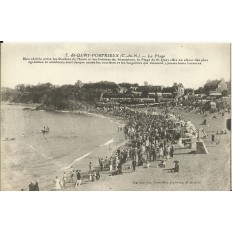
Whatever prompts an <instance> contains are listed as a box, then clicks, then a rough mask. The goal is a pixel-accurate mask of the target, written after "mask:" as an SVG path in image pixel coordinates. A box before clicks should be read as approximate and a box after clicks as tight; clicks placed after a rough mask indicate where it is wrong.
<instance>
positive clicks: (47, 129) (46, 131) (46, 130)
mask: <svg viewBox="0 0 232 232" xmlns="http://www.w3.org/2000/svg"><path fill="white" fill-rule="evenodd" d="M41 131H42V133H48V132H49V131H50V128H49V127H48V126H47V127H46V128H45V127H44V129H42V130H41Z"/></svg>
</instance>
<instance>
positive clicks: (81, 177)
mask: <svg viewBox="0 0 232 232" xmlns="http://www.w3.org/2000/svg"><path fill="white" fill-rule="evenodd" d="M230 115H231V45H230V44H220V43H217V44H213V43H204V44H201V43H166V44H162V43H86V44H84V43H1V163H0V165H1V166H0V169H1V185H0V186H1V190H2V191H8V190H12V191H50V190H56V191H160V190H165V191H170V190H171V191H173V190H175V191H182V190H184V191H195V190H201V191H208V190H214V191H218V190H220V191H229V190H230V189H231V151H230V146H231V137H230V136H231V135H230V133H231V132H230V118H231V116H230Z"/></svg>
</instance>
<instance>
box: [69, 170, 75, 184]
mask: <svg viewBox="0 0 232 232" xmlns="http://www.w3.org/2000/svg"><path fill="white" fill-rule="evenodd" d="M74 172H75V171H74V170H71V171H70V181H69V183H73V177H74Z"/></svg>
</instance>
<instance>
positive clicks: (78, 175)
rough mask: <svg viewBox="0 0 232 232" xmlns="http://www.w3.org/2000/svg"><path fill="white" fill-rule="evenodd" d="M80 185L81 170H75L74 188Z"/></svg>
mask: <svg viewBox="0 0 232 232" xmlns="http://www.w3.org/2000/svg"><path fill="white" fill-rule="evenodd" d="M80 185H81V170H77V182H76V187H77V186H80Z"/></svg>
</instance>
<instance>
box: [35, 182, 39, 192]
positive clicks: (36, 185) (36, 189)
mask: <svg viewBox="0 0 232 232" xmlns="http://www.w3.org/2000/svg"><path fill="white" fill-rule="evenodd" d="M34 190H35V191H39V182H38V180H36V181H35V185H34Z"/></svg>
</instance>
